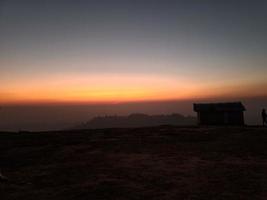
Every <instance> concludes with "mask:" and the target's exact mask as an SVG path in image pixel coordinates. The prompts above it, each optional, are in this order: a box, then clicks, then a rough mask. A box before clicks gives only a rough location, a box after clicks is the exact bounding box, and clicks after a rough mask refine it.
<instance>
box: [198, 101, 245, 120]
mask: <svg viewBox="0 0 267 200" xmlns="http://www.w3.org/2000/svg"><path fill="white" fill-rule="evenodd" d="M245 110H246V109H245V107H244V106H243V104H242V103H241V102H229V103H197V104H194V111H195V112H197V117H198V124H199V125H244V111H245Z"/></svg>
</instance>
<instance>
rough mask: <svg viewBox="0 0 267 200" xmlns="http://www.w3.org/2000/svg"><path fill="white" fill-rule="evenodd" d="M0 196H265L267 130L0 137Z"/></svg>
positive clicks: (114, 131)
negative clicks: (1, 178)
mask: <svg viewBox="0 0 267 200" xmlns="http://www.w3.org/2000/svg"><path fill="white" fill-rule="evenodd" d="M0 152H1V154H0V161H1V162H0V167H1V169H2V173H3V175H5V176H6V177H8V179H9V181H8V182H0V194H1V199H3V200H6V199H7V200H8V199H20V200H23V199H25V200H26V199H27V200H31V199H32V200H35V199H39V200H44V199H50V200H53V199H57V200H58V199H64V200H68V199H94V200H97V199H165V200H167V199H199V200H200V199H203V200H206V199H228V200H229V199H233V200H236V199H248V200H251V199H265V198H266V196H267V170H266V169H267V129H264V128H245V127H244V128H216V127H215V128H193V127H192V128H178V127H171V126H162V127H152V128H133V129H103V130H100V129H99V130H83V131H81V130H80V131H79V130H77V131H65V132H47V133H45V132H43V133H21V134H19V133H1V134H0Z"/></svg>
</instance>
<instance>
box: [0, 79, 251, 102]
mask: <svg viewBox="0 0 267 200" xmlns="http://www.w3.org/2000/svg"><path fill="white" fill-rule="evenodd" d="M253 90H255V89H254V88H253V87H252V88H250V91H249V92H250V93H252V92H253ZM0 91H1V93H0V95H1V98H0V103H1V104H17V103H21V104H24V103H29V104H30V103H120V102H135V101H155V100H156V101H157V100H182V99H189V98H191V99H192V98H194V97H198V98H203V97H214V96H225V95H228V96H229V95H230V96H231V95H236V94H241V95H242V94H243V93H244V92H243V93H242V90H241V89H240V87H238V86H237V87H233V86H232V87H229V86H228V87H227V86H225V85H220V84H219V85H217V86H216V88H215V87H214V86H213V85H212V84H207V83H205V84H204V83H201V82H196V81H192V80H188V79H186V78H180V79H178V78H174V77H164V76H153V75H129V74H120V75H118V74H91V75H90V74H89V75H88V74H83V75H82V74H69V75H64V76H60V75H54V76H43V77H38V78H36V79H33V78H32V79H27V78H21V79H16V80H8V81H7V82H6V83H5V84H2V86H0ZM254 93H255V92H254Z"/></svg>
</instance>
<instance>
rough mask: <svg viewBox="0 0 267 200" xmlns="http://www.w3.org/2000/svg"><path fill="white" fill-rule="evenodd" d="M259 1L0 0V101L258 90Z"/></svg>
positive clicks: (264, 16)
mask: <svg viewBox="0 0 267 200" xmlns="http://www.w3.org/2000/svg"><path fill="white" fill-rule="evenodd" d="M266 35H267V1H265V0H262V1H260V0H258V1H257V0H250V1H246V0H242V1H238V0H231V1H230V0H221V1H220V0H218V1H214V0H210V1H208V0H201V1H200V0H184V1H179V0H176V1H174V0H173V1H171V0H162V1H158V0H154V1H152V0H147V1H146V0H142V1H141V0H120V1H119V0H87V1H85V0H84V1H82V0H72V1H71V0H65V1H63V0H61V1H60V0H51V1H48V0H42V1H41V0H40V1H39V0H34V1H29V0H23V1H21V0H6V1H5V0H4V1H3V0H2V1H0V103H1V104H12V103H18V104H19V103H36V102H43V103H46V102H94V103H95V102H127V101H147V100H175V99H188V98H191V99H194V98H202V97H203V98H206V97H238V96H248V97H250V96H251V97H253V96H266V95H267V92H266V91H267V90H266V87H267V78H266V76H267V66H266V63H267V37H266Z"/></svg>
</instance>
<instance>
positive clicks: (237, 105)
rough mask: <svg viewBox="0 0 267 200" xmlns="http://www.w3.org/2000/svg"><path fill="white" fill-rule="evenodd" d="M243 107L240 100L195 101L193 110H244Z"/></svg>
mask: <svg viewBox="0 0 267 200" xmlns="http://www.w3.org/2000/svg"><path fill="white" fill-rule="evenodd" d="M245 110H246V109H245V107H244V105H243V104H242V103H241V102H226V103H196V104H194V111H195V112H200V111H204V112H205V111H245Z"/></svg>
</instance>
